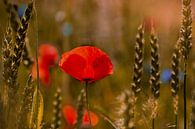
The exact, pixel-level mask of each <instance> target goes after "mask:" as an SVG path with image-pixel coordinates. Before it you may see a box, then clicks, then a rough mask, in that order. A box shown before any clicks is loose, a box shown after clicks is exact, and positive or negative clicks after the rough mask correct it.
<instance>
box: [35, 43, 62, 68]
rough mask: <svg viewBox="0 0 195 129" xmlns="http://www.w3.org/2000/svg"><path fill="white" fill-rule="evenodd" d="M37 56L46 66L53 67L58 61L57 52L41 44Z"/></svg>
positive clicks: (49, 46) (47, 45)
mask: <svg viewBox="0 0 195 129" xmlns="http://www.w3.org/2000/svg"><path fill="white" fill-rule="evenodd" d="M39 54H40V56H41V58H43V60H44V61H45V62H46V63H47V65H48V66H51V65H54V64H56V63H57V61H58V51H57V49H56V48H55V47H54V46H52V45H50V44H46V43H45V44H41V45H40V47H39Z"/></svg>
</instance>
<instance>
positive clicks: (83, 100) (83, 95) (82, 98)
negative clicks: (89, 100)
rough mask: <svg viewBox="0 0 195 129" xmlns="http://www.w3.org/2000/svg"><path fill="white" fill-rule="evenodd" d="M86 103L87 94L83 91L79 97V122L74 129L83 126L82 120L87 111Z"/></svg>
mask: <svg viewBox="0 0 195 129" xmlns="http://www.w3.org/2000/svg"><path fill="white" fill-rule="evenodd" d="M85 103H86V93H85V90H84V89H82V90H81V93H80V95H79V96H78V100H77V121H76V123H75V126H74V128H75V129H79V128H80V126H81V125H82V119H83V115H84V110H85Z"/></svg>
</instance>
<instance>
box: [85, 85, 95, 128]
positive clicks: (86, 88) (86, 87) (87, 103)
mask: <svg viewBox="0 0 195 129" xmlns="http://www.w3.org/2000/svg"><path fill="white" fill-rule="evenodd" d="M85 93H86V105H87V113H88V117H89V124H90V128H91V129H93V127H92V124H91V117H90V111H89V100H88V82H86V83H85Z"/></svg>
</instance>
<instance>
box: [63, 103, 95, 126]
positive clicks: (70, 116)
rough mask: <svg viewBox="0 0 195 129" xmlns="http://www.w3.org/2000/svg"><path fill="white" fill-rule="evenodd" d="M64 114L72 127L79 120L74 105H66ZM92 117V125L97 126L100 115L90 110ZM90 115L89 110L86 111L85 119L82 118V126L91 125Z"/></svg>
mask: <svg viewBox="0 0 195 129" xmlns="http://www.w3.org/2000/svg"><path fill="white" fill-rule="evenodd" d="M63 116H64V118H65V120H66V121H67V123H68V124H69V126H70V127H73V126H74V124H75V123H76V120H77V111H76V110H75V108H74V107H72V106H69V105H68V106H64V107H63ZM90 118H91V124H92V126H96V125H97V124H98V122H99V118H98V116H97V115H96V114H95V113H93V112H91V111H90ZM89 125H90V122H89V117H88V113H87V111H85V112H84V115H83V120H82V127H86V126H89Z"/></svg>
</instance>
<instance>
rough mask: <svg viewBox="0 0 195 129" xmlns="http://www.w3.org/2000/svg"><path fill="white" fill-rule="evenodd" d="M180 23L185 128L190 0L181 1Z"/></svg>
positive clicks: (190, 46) (190, 18)
mask: <svg viewBox="0 0 195 129" xmlns="http://www.w3.org/2000/svg"><path fill="white" fill-rule="evenodd" d="M182 5H183V9H182V14H183V17H182V25H181V29H180V43H181V52H182V55H183V58H184V90H183V94H184V95H183V100H184V129H187V93H186V92H187V91H186V88H187V86H186V85H187V81H186V80H187V64H188V63H187V61H188V58H189V53H190V50H191V48H192V41H191V40H192V9H191V0H183V1H182Z"/></svg>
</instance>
